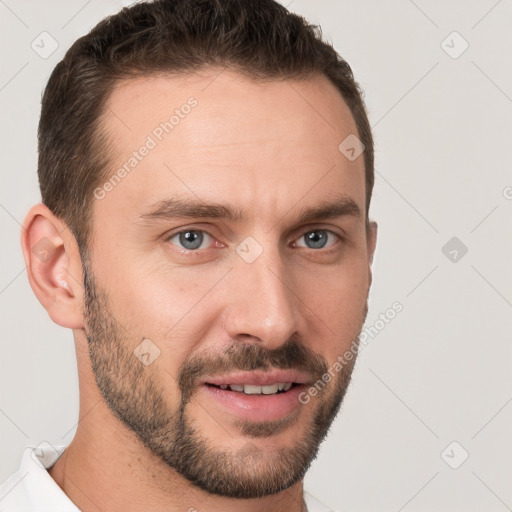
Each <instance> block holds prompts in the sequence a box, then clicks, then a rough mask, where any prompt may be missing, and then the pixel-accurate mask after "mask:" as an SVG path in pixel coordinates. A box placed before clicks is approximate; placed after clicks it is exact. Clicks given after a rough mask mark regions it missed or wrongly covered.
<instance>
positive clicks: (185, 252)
mask: <svg viewBox="0 0 512 512" xmlns="http://www.w3.org/2000/svg"><path fill="white" fill-rule="evenodd" d="M189 231H192V232H195V233H204V234H206V235H208V236H209V237H211V238H212V239H214V240H215V237H214V236H213V235H212V234H211V233H209V232H208V231H206V230H204V229H182V230H181V231H177V232H176V233H173V234H171V235H168V236H166V237H165V241H166V242H170V240H171V238H174V237H177V236H179V235H181V234H183V233H187V232H189ZM317 231H324V232H325V233H328V234H330V235H334V236H335V237H336V238H337V239H338V240H339V242H342V241H344V240H345V238H344V237H343V236H342V235H340V234H339V233H336V232H334V231H332V230H330V229H326V228H314V229H308V230H307V231H304V232H303V233H302V234H301V235H300V236H299V237H298V238H296V239H295V240H300V239H302V238H303V237H304V236H305V235H307V234H308V233H314V232H317ZM170 243H171V244H172V245H175V246H176V248H177V250H178V251H179V252H181V253H184V254H189V253H198V254H201V252H202V251H207V250H208V249H185V248H184V247H179V246H177V245H176V244H173V243H172V242H170ZM338 245H339V244H338V243H334V244H333V245H332V246H331V247H328V248H323V247H321V248H319V249H313V248H310V247H302V246H301V247H299V248H300V249H310V250H312V251H315V252H321V251H323V252H324V253H325V252H329V251H331V250H333V249H334V248H335V247H337V246H338Z"/></svg>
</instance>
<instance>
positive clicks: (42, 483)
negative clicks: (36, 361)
mask: <svg viewBox="0 0 512 512" xmlns="http://www.w3.org/2000/svg"><path fill="white" fill-rule="evenodd" d="M66 448H67V447H66V446H52V445H50V444H49V443H47V442H43V443H41V444H40V445H39V446H37V447H36V448H34V447H26V448H25V451H24V452H23V457H22V459H21V464H20V467H19V469H18V471H16V473H14V474H13V475H11V476H10V477H9V478H8V479H7V480H6V481H5V482H3V483H2V484H1V485H0V512H80V509H79V508H78V507H77V506H76V505H75V504H74V503H73V502H72V501H71V500H70V499H69V498H68V497H67V495H66V493H65V492H64V491H63V490H62V489H61V488H60V487H59V486H58V484H57V483H56V482H55V480H54V479H53V478H52V477H51V476H50V473H48V469H49V468H51V467H52V466H53V465H54V464H55V462H57V460H58V458H59V457H60V456H61V455H62V453H63V452H64V450H65V449H66ZM304 499H305V500H306V504H307V506H308V512H336V511H335V510H333V509H332V508H329V507H328V506H326V505H323V504H322V503H320V501H318V500H317V499H316V498H315V497H313V496H312V495H311V494H310V493H309V492H305V493H304Z"/></svg>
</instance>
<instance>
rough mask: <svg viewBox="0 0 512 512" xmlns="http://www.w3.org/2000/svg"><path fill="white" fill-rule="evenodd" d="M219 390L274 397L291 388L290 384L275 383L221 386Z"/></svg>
mask: <svg viewBox="0 0 512 512" xmlns="http://www.w3.org/2000/svg"><path fill="white" fill-rule="evenodd" d="M219 387H220V389H231V391H239V392H241V393H245V394H246V395H274V394H276V393H277V392H278V391H288V390H289V389H290V388H291V387H292V383H291V382H276V383H274V384H270V385H268V386H253V385H252V384H229V385H228V384H221V385H220V386H219Z"/></svg>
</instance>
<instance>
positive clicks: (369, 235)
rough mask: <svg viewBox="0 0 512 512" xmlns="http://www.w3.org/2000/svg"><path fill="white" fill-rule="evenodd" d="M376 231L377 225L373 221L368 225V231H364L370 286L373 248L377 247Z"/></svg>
mask: <svg viewBox="0 0 512 512" xmlns="http://www.w3.org/2000/svg"><path fill="white" fill-rule="evenodd" d="M377 231H378V225H377V223H376V222H375V221H371V222H369V223H368V229H367V230H366V246H367V248H368V273H369V277H370V285H371V284H372V269H371V265H372V263H373V256H374V254H375V247H376V245H377Z"/></svg>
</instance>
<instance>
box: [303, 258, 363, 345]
mask: <svg viewBox="0 0 512 512" xmlns="http://www.w3.org/2000/svg"><path fill="white" fill-rule="evenodd" d="M313 281H314V282H313ZM310 285H311V286H313V285H314V290H315V292H314V293H312V292H311V289H312V288H311V286H308V290H310V291H309V293H308V294H307V295H305V297H308V296H309V297H310V298H309V300H308V301H306V304H307V305H308V306H309V305H310V304H311V306H310V307H311V309H312V310H313V312H314V314H315V315H317V316H318V318H320V319H321V321H322V322H324V323H325V324H326V325H327V326H328V330H327V335H328V336H329V337H330V338H331V341H332V342H331V344H330V346H331V347H332V348H333V354H334V352H336V355H337V353H339V352H342V351H344V350H345V349H346V348H347V347H348V346H350V344H351V343H352V342H353V341H354V339H355V338H356V337H357V336H358V335H359V333H360V331H361V328H362V323H363V322H364V313H365V309H366V303H367V297H368V289H369V281H368V269H367V267H366V266H363V265H357V266H354V267H352V268H351V271H350V272H345V271H334V270H333V271H332V272H331V273H330V275H327V276H324V277H323V278H319V276H318V275H317V276H316V279H314V280H313V278H312V279H311V281H310Z"/></svg>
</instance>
